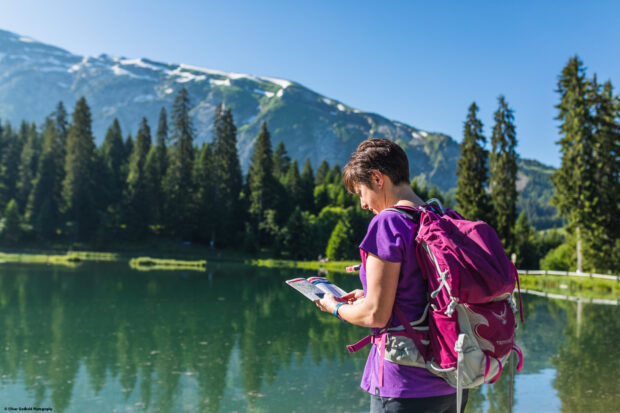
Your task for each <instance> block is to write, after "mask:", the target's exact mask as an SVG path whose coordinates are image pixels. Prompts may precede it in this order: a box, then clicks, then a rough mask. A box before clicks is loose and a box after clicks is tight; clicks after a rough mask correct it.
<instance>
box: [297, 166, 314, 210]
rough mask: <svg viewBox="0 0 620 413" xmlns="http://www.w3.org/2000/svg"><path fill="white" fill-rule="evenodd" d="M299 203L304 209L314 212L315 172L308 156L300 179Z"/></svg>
mask: <svg viewBox="0 0 620 413" xmlns="http://www.w3.org/2000/svg"><path fill="white" fill-rule="evenodd" d="M299 186H300V188H299V192H300V193H299V205H300V206H301V209H302V210H304V211H310V212H314V172H313V171H312V164H311V163H310V158H306V162H305V163H304V169H303V171H302V172H301V177H300V180H299Z"/></svg>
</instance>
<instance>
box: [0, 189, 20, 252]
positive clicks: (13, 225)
mask: <svg viewBox="0 0 620 413" xmlns="http://www.w3.org/2000/svg"><path fill="white" fill-rule="evenodd" d="M3 221H4V222H3V228H2V239H3V241H4V242H5V244H6V245H8V246H15V244H18V243H19V242H20V241H21V238H22V227H21V217H20V214H19V206H18V205H17V201H15V199H11V200H10V201H9V203H8V204H7V206H6V208H5V210H4V217H3Z"/></svg>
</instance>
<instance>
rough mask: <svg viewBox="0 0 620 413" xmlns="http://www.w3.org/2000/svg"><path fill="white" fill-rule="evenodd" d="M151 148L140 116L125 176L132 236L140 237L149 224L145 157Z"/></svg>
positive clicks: (129, 224) (149, 129) (148, 128)
mask: <svg viewBox="0 0 620 413" xmlns="http://www.w3.org/2000/svg"><path fill="white" fill-rule="evenodd" d="M150 148H151V128H150V127H149V124H148V122H147V120H146V118H142V121H141V122H140V128H139V129H138V134H137V135H136V143H135V144H134V147H133V152H132V153H131V157H130V158H129V174H128V176H127V194H126V196H125V200H126V205H127V228H128V229H129V232H130V234H131V236H132V237H135V238H138V239H139V238H142V237H144V235H145V234H146V232H147V229H148V224H149V212H150V205H149V199H148V187H147V179H146V176H145V164H146V157H147V155H148V153H149V150H150Z"/></svg>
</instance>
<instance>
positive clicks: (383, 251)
mask: <svg viewBox="0 0 620 413" xmlns="http://www.w3.org/2000/svg"><path fill="white" fill-rule="evenodd" d="M343 178H344V183H345V186H346V188H347V190H348V191H349V192H351V193H353V194H356V195H357V196H359V198H360V203H361V206H362V208H363V209H368V210H370V211H372V212H373V213H374V214H375V217H374V218H373V219H372V221H371V222H370V224H369V226H368V231H367V233H366V237H365V238H364V240H363V241H362V243H361V244H360V251H361V254H362V255H363V258H365V260H364V261H365V266H362V268H361V270H360V280H361V282H362V286H363V290H355V291H352V292H350V293H349V294H347V295H346V296H344V297H343V298H344V299H345V301H344V302H343V301H337V300H336V299H335V298H334V296H332V295H329V294H328V295H326V296H325V297H324V298H323V299H321V300H318V301H316V304H317V306H318V307H319V308H320V309H321V310H322V311H325V312H328V313H332V314H334V315H336V316H337V317H338V318H340V319H341V320H343V321H347V322H349V323H351V324H355V325H358V326H362V327H370V328H371V329H373V333H376V332H378V331H379V330H380V329H381V328H383V327H385V326H386V325H387V324H388V323H389V324H390V325H389V327H397V326H398V325H399V324H400V323H399V322H398V321H397V318H396V317H393V316H392V314H393V306H394V304H397V305H398V307H399V308H400V310H401V311H402V312H403V313H404V314H405V316H406V317H407V319H408V320H409V321H413V320H418V319H420V318H421V317H422V315H423V314H424V310H425V308H426V304H427V298H426V284H425V281H424V279H423V277H422V273H421V270H420V267H419V266H418V262H417V260H416V254H415V242H416V241H415V234H416V233H417V226H418V225H417V224H416V223H414V222H413V221H412V220H410V219H409V218H407V217H406V216H405V215H403V214H401V213H399V212H396V211H385V209H386V208H390V207H393V206H404V207H411V208H415V207H419V206H421V205H422V204H423V202H422V200H421V199H420V197H418V196H417V195H416V194H415V193H414V192H413V190H412V189H411V186H410V183H409V162H408V160H407V155H406V154H405V152H404V151H403V150H402V149H401V148H400V146H398V145H397V144H396V143H394V142H392V141H389V140H387V139H369V140H366V141H364V142H362V143H361V144H360V145H359V146H358V147H357V150H356V151H355V153H353V154H352V155H351V159H350V160H349V162H348V163H347V165H346V166H345V167H344V170H343ZM364 267H365V268H364ZM379 366H380V355H379V352H378V351H377V348H376V347H374V346H373V348H371V350H370V354H369V355H368V360H367V361H366V367H365V368H364V374H363V376H362V383H361V387H362V388H363V389H364V390H366V391H367V392H368V393H370V411H371V413H375V412H440V413H444V412H455V411H456V395H455V392H456V389H454V388H453V387H451V386H450V385H449V384H448V383H446V382H445V381H444V380H443V379H442V378H440V377H437V376H435V375H434V374H432V373H430V372H429V371H427V370H426V369H424V368H419V367H411V366H404V365H399V364H396V363H392V362H389V361H387V360H385V361H384V363H383V386H381V385H380V369H379ZM463 400H464V403H463V405H462V411H464V409H465V403H466V401H467V392H464V394H463Z"/></svg>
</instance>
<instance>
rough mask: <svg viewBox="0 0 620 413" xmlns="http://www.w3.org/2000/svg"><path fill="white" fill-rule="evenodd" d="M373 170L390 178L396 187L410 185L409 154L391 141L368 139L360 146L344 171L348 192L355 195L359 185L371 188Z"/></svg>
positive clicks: (343, 175) (343, 176)
mask: <svg viewBox="0 0 620 413" xmlns="http://www.w3.org/2000/svg"><path fill="white" fill-rule="evenodd" d="M373 170H377V171H379V172H381V173H382V174H384V175H387V176H389V177H390V180H391V181H392V183H393V184H394V185H398V184H401V183H403V182H406V183H409V161H408V160H407V154H405V151H404V150H403V149H402V148H401V147H400V146H398V144H397V143H395V142H392V141H391V140H389V139H378V138H374V139H367V140H365V141H363V142H362V143H360V144H359V146H358V147H357V149H356V150H355V152H353V154H351V158H350V159H349V162H347V164H346V165H345V166H344V169H343V170H342V178H343V180H344V185H345V187H346V188H347V191H349V192H351V193H355V186H356V185H357V184H365V185H366V186H368V187H371V176H372V171H373Z"/></svg>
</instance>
